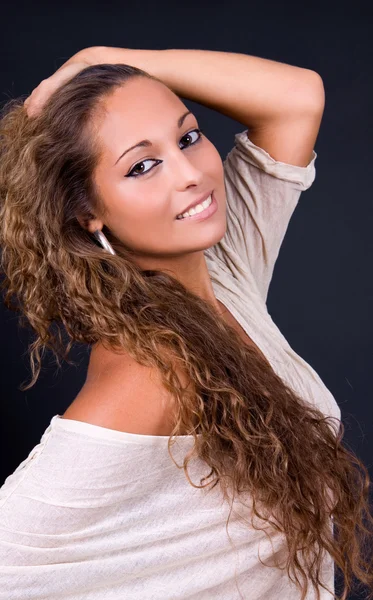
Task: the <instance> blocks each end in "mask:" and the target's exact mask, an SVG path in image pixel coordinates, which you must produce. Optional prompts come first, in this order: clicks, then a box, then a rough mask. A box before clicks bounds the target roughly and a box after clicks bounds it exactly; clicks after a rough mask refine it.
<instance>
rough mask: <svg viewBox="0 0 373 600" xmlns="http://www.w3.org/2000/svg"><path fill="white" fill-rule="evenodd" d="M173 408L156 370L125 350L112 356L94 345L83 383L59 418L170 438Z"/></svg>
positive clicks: (98, 345)
mask: <svg viewBox="0 0 373 600" xmlns="http://www.w3.org/2000/svg"><path fill="white" fill-rule="evenodd" d="M173 406H174V403H173V398H172V396H171V394H170V393H169V392H168V390H167V389H166V388H165V387H164V386H163V384H162V382H161V376H160V374H159V372H158V371H157V370H156V369H153V368H150V367H144V366H143V365H140V364H139V363H138V362H136V361H135V360H134V359H133V358H132V357H131V356H130V355H129V354H128V353H127V352H125V351H123V352H122V353H121V354H115V353H114V352H110V351H108V350H107V349H105V348H104V347H103V346H102V345H100V344H96V345H95V346H93V348H92V350H91V355H90V361H89V365H88V371H87V379H86V382H85V384H84V386H83V387H82V389H81V390H80V392H79V394H78V395H77V396H76V398H75V399H74V401H73V402H72V403H71V405H70V406H69V407H68V409H67V410H66V411H65V413H64V414H63V415H62V417H63V418H65V419H73V420H76V421H83V422H86V423H90V424H92V425H99V426H101V427H106V428H108V429H114V430H117V431H124V432H128V433H138V434H143V435H169V434H170V433H171V431H172V429H173V426H174V422H173V410H172V407H173Z"/></svg>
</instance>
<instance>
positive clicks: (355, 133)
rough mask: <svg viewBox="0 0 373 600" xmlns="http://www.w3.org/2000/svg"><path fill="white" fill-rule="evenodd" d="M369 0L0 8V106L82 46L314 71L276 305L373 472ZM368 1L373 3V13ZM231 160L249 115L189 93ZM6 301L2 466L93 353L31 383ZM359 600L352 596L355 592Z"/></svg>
mask: <svg viewBox="0 0 373 600" xmlns="http://www.w3.org/2000/svg"><path fill="white" fill-rule="evenodd" d="M369 9H370V7H369V4H368V3H357V2H354V3H352V4H344V5H343V4H341V3H325V2H324V3H315V2H312V3H309V2H307V3H303V2H302V3H295V2H286V1H285V2H281V3H280V2H279V1H278V0H276V1H275V0H267V1H266V2H265V3H262V4H259V2H256V3H249V2H237V1H230V2H218V3H215V4H214V3H213V2H212V1H210V2H203V1H202V2H187V3H177V2H108V3H105V4H104V3H103V2H94V1H91V2H82V1H79V0H78V1H77V2H74V3H71V2H64V3H59V4H56V3H52V2H48V3H47V2H36V3H35V2H34V3H24V4H23V3H19V2H15V3H10V2H6V3H3V4H2V6H1V25H0V28H1V29H0V32H1V41H0V44H1V48H0V49H1V52H0V77H1V81H0V102H1V104H4V103H5V102H6V101H7V100H8V99H10V98H13V97H17V96H20V95H28V94H29V93H31V91H32V89H33V88H34V87H36V86H37V84H38V83H39V82H40V81H41V80H42V79H44V78H46V77H48V76H49V75H51V74H52V73H53V71H54V70H55V69H56V68H58V67H59V66H61V64H62V63H63V62H64V61H65V60H67V59H68V58H70V56H72V55H73V54H74V53H75V52H77V51H78V50H80V49H81V48H84V47H87V46H93V45H107V46H120V47H127V48H146V49H154V50H157V49H164V48H197V49H201V50H204V49H205V50H220V51H226V52H240V53H245V54H251V55H254V56H260V57H263V58H270V59H272V60H278V61H280V62H285V63H289V64H292V65H297V66H300V67H305V68H309V69H313V70H315V71H317V72H318V73H319V74H320V75H321V76H322V78H323V81H324V86H325V93H326V106H325V112H324V117H323V121H322V124H321V129H320V133H319V137H318V139H317V142H316V145H315V150H316V152H317V154H318V158H317V159H316V172H317V175H316V180H315V182H314V183H313V185H312V187H311V188H310V189H309V190H308V191H306V192H303V193H302V195H301V198H300V201H299V204H298V207H297V208H296V210H295V213H294V215H293V217H292V219H291V222H290V224H289V228H288V231H287V234H286V237H285V240H284V243H283V246H282V249H281V252H280V255H279V258H278V260H277V263H276V267H275V271H274V275H273V279H272V282H271V286H270V290H269V296H268V309H269V313H270V315H271V316H272V318H273V320H274V321H275V323H276V324H277V325H278V327H279V328H280V330H281V331H282V332H283V334H284V335H285V337H286V338H287V340H288V341H289V343H290V345H291V346H292V347H293V348H294V350H295V351H296V352H297V353H298V354H300V355H301V356H302V357H303V358H304V359H305V360H306V361H307V362H308V363H309V364H311V365H312V367H313V368H314V369H315V370H316V371H317V372H318V373H319V375H320V377H321V378H322V379H323V381H324V383H325V384H326V386H327V387H328V388H329V389H330V391H331V392H332V393H333V395H334V396H335V398H336V400H337V402H338V403H339V405H340V407H341V410H342V420H343V423H344V425H345V428H346V432H345V441H346V443H347V444H348V445H349V446H350V447H351V448H352V449H353V450H354V451H355V452H356V453H357V454H358V456H359V457H360V458H361V459H363V461H364V462H365V463H366V465H367V466H368V468H369V470H370V475H371V476H373V470H372V450H373V419H372V416H373V408H372V405H373V397H372V372H373V343H372V334H373V326H372V325H373V321H372V317H371V309H372V299H373V283H372V259H373V241H372V240H373V236H372V230H373V209H372V191H371V186H372V174H373V166H372V165H373V145H372V137H373V117H372V114H373V60H372V58H373V42H372V31H373V17H372V16H370V14H369ZM370 10H371V9H370ZM183 100H184V102H185V104H186V105H187V107H188V108H190V109H191V110H193V112H195V114H196V116H197V117H198V119H199V122H200V125H201V127H202V128H203V129H204V131H205V133H206V135H207V137H209V138H210V140H211V141H212V142H213V143H214V144H215V145H216V147H217V148H218V150H219V152H220V154H221V156H222V158H223V159H224V158H225V156H226V154H227V152H228V151H229V150H230V149H231V147H232V146H233V138H234V134H235V133H237V132H238V131H242V130H243V129H244V127H243V126H242V124H240V123H238V122H235V121H233V120H232V119H229V118H228V117H226V116H224V115H221V114H219V113H218V112H216V111H213V110H211V109H208V108H206V107H204V106H202V105H200V104H196V103H193V102H191V101H189V100H187V99H183ZM17 320H18V317H17V315H16V314H15V313H12V312H10V311H8V310H7V309H6V308H5V306H4V305H3V303H2V301H1V302H0V335H1V344H0V353H1V360H0V378H1V379H0V381H1V384H0V385H1V388H0V389H1V404H0V407H1V413H0V427H1V430H0V433H1V472H0V478H1V481H0V485H1V484H2V482H3V481H4V479H5V477H6V476H7V475H8V474H10V473H11V472H12V471H13V470H14V469H15V468H16V466H17V465H18V464H19V463H20V462H21V461H22V460H23V459H24V458H25V457H26V456H27V454H28V453H29V451H30V450H31V449H32V448H33V446H34V445H35V444H37V443H38V442H39V441H40V437H41V435H42V433H43V432H44V430H45V428H46V427H47V426H48V425H49V422H50V419H51V418H52V416H53V415H55V414H62V413H63V412H64V411H65V409H66V408H67V406H68V405H69V404H70V403H71V402H72V400H73V399H74V397H75V396H76V394H77V393H78V391H79V390H80V388H81V386H82V385H83V383H84V379H85V372H86V367H87V363H88V349H87V348H86V347H84V346H81V345H76V346H75V347H74V349H73V350H72V351H71V353H70V357H71V358H72V359H73V360H75V361H76V363H77V365H76V366H68V365H66V364H64V365H63V368H62V369H61V370H58V368H57V366H56V363H55V361H54V359H53V358H52V357H51V356H49V355H47V356H46V358H45V360H44V366H43V370H42V373H41V375H40V377H39V380H38V382H37V384H35V386H34V387H33V388H32V389H30V390H28V391H26V392H21V391H20V390H19V389H18V387H19V386H20V384H21V383H22V382H23V381H25V380H26V379H27V381H28V380H29V376H30V367H29V360H28V354H27V346H28V343H29V342H30V340H31V337H30V333H29V332H28V331H27V330H24V329H20V327H19V326H18V324H17ZM351 598H352V596H351Z"/></svg>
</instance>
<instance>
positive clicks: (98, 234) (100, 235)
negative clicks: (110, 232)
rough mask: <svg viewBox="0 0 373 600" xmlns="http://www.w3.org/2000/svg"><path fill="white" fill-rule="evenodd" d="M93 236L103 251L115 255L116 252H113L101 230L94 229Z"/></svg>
mask: <svg viewBox="0 0 373 600" xmlns="http://www.w3.org/2000/svg"><path fill="white" fill-rule="evenodd" d="M93 235H94V236H95V238H96V240H98V241H99V242H100V244H101V246H102V247H103V248H104V249H105V250H107V251H108V252H110V254H116V252H115V251H114V248H113V246H112V245H111V244H110V242H109V241H108V240H107V238H106V236H105V234H104V233H102V231H101V229H96V231H94V232H93Z"/></svg>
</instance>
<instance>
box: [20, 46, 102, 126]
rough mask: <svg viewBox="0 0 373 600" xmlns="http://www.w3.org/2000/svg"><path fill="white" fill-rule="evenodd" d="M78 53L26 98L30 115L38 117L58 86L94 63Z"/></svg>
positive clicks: (26, 105)
mask: <svg viewBox="0 0 373 600" xmlns="http://www.w3.org/2000/svg"><path fill="white" fill-rule="evenodd" d="M78 55H79V53H77V54H75V55H74V56H73V57H72V58H70V59H69V60H68V61H67V62H65V63H64V64H63V65H62V67H60V68H59V69H58V70H57V71H56V72H55V73H53V75H51V77H48V78H47V79H43V81H41V82H40V83H39V85H38V86H37V87H36V88H35V89H34V90H33V91H32V93H31V94H30V96H29V97H28V98H26V100H25V102H24V106H25V108H26V111H27V115H28V116H29V117H36V116H37V115H38V114H40V112H41V110H42V108H43V106H44V105H45V103H46V102H47V100H48V99H49V98H50V96H51V95H52V94H53V92H55V90H56V89H57V88H58V87H60V86H61V85H62V84H63V83H65V82H66V81H68V80H69V79H72V78H73V77H74V76H75V75H76V74H77V73H79V71H81V70H82V69H85V68H86V67H89V66H90V65H91V64H92V63H91V62H89V61H88V60H86V59H84V60H82V58H78Z"/></svg>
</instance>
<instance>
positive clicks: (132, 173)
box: [125, 128, 203, 177]
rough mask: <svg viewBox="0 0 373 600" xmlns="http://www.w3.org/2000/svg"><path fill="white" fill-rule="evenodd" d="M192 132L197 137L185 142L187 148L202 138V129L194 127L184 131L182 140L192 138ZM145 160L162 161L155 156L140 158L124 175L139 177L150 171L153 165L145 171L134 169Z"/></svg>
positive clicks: (157, 162) (145, 161)
mask: <svg viewBox="0 0 373 600" xmlns="http://www.w3.org/2000/svg"><path fill="white" fill-rule="evenodd" d="M192 134H196V136H197V139H196V140H195V141H194V142H191V143H189V144H187V145H186V146H185V147H186V148H188V146H193V145H194V144H197V142H199V141H200V140H201V138H202V135H203V131H202V129H198V128H196V129H192V131H189V132H188V133H185V134H184V135H183V137H182V138H181V139H182V140H183V139H185V138H192V137H193V135H192ZM147 162H154V163H156V164H160V163H161V162H163V161H162V160H158V159H155V158H147V159H145V160H142V161H141V162H139V163H137V164H136V165H135V166H134V167H133V168H132V169H131V170H130V171H129V173H128V174H127V175H125V177H139V176H140V175H145V174H146V173H149V172H150V171H151V170H152V169H153V167H151V168H150V169H147V170H146V171H144V170H143V171H141V172H139V171H136V169H137V168H138V167H141V165H144V164H145V163H147ZM154 166H155V165H154Z"/></svg>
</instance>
